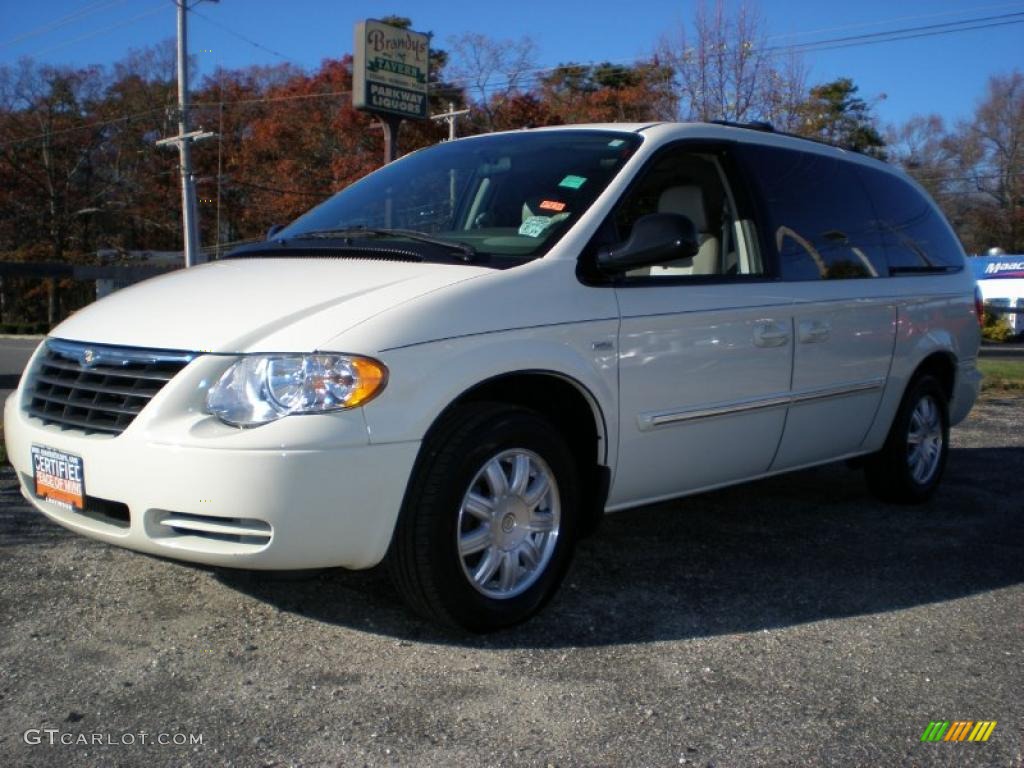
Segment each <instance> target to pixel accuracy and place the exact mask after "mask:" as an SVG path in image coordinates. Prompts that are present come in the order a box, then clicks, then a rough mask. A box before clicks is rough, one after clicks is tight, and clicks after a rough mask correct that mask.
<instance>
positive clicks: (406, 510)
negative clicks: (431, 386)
mask: <svg viewBox="0 0 1024 768" xmlns="http://www.w3.org/2000/svg"><path fill="white" fill-rule="evenodd" d="M577 499H578V480H577V467H576V463H575V461H574V459H573V456H572V454H571V452H570V450H569V448H568V446H567V445H566V443H565V440H564V439H563V438H562V436H561V435H560V434H559V433H558V432H557V430H556V429H555V428H554V427H553V426H552V425H551V424H550V423H549V422H548V421H547V420H545V419H544V418H543V417H541V416H540V415H539V414H537V413H534V412H532V411H528V410H526V409H523V408H518V407H512V406H507V405H502V404H494V403H474V404H469V405H466V406H463V407H460V408H458V409H457V410H455V411H454V412H452V413H451V414H449V415H448V416H447V417H445V419H444V421H443V422H442V423H441V424H440V425H438V426H437V427H436V428H435V429H433V430H432V431H431V434H430V435H429V436H428V438H427V440H426V442H425V443H424V446H423V449H422V451H421V455H420V459H419V461H418V462H417V466H416V469H415V470H414V474H413V478H412V480H411V482H410V485H409V489H408V491H407V494H406V499H405V503H404V504H403V509H402V513H401V515H400V517H399V521H398V526H397V528H396V531H395V536H394V540H393V542H392V547H391V551H390V552H389V556H388V562H389V567H390V571H391V574H392V578H393V580H394V582H395V585H396V587H397V588H398V590H399V592H401V594H402V596H403V597H404V598H405V599H406V601H407V602H408V603H409V604H410V605H411V606H412V607H413V608H414V609H415V610H416V611H418V612H419V613H421V614H423V615H425V616H427V617H429V618H431V619H435V620H440V621H443V622H446V623H449V624H455V625H457V626H460V627H463V628H466V629H470V630H473V631H479V632H486V631H490V630H495V629H499V628H501V627H505V626H509V625H511V624H515V623H517V622H520V621H523V620H524V619H527V618H529V617H530V616H531V615H533V614H534V613H536V612H537V611H538V610H540V608H541V607H542V606H543V605H544V603H545V602H546V601H547V600H548V599H549V598H550V597H551V595H552V594H553V593H554V592H555V590H556V589H557V587H558V585H559V583H560V582H561V580H562V577H563V576H564V574H565V571H566V568H567V567H568V564H569V561H570V559H571V556H572V550H573V546H574V544H575V538H576V507H577Z"/></svg>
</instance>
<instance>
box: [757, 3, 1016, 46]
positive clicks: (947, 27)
mask: <svg viewBox="0 0 1024 768" xmlns="http://www.w3.org/2000/svg"><path fill="white" fill-rule="evenodd" d="M1008 19H1016V20H1017V21H1013V22H1008V23H1013V24H1019V23H1022V22H1024V12H1017V13H1002V14H999V15H997V16H982V17H978V18H973V19H963V20H961V21H949V22H944V23H942V24H926V25H920V26H916V27H904V28H902V29H890V30H886V31H882V32H870V33H867V34H863V35H848V36H846V37H834V38H832V39H830V40H816V41H815V40H812V41H810V42H807V43H793V44H790V45H779V46H769V47H768V48H763V49H762V52H764V53H774V52H775V51H785V52H787V53H790V52H795V53H800V52H804V51H811V50H819V46H823V45H830V46H831V45H832V44H833V43H852V42H859V44H867V43H869V42H893V41H896V40H903V39H909V38H904V37H903V35H905V34H908V35H913V36H914V37H923V36H928V35H918V34H916V33H931V34H952V33H954V32H966V31H971V30H973V29H984V28H985V27H967V26H965V25H969V24H980V23H987V22H999V21H1004V20H1008ZM992 26H996V25H992ZM889 38H891V39H889ZM835 47H846V46H839V45H836V46H835Z"/></svg>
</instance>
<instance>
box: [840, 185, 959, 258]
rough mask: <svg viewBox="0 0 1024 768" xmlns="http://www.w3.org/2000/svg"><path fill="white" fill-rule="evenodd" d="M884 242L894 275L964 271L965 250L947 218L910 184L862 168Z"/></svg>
mask: <svg viewBox="0 0 1024 768" xmlns="http://www.w3.org/2000/svg"><path fill="white" fill-rule="evenodd" d="M857 172H858V173H859V174H860V176H861V178H862V179H863V181H864V185H865V187H866V188H867V190H868V194H869V195H870V197H871V202H872V204H873V205H874V208H875V213H876V215H877V217H878V221H879V224H880V225H881V229H882V236H883V238H884V241H885V252H886V258H887V259H888V262H889V270H890V272H891V274H894V275H899V274H913V273H915V272H935V271H945V270H949V271H954V270H960V269H963V266H964V256H963V249H962V248H961V247H960V243H959V241H958V240H957V239H956V236H955V235H954V234H953V231H952V229H950V226H949V224H948V223H947V222H946V219H945V217H943V215H942V214H941V213H940V212H939V210H938V209H937V208H936V207H935V205H933V204H932V202H931V201H930V200H929V199H928V198H927V197H926V196H925V195H924V193H922V192H920V191H919V190H918V189H917V188H916V187H914V186H913V185H912V184H911V183H910V182H908V181H907V180H905V179H902V178H900V177H899V176H897V175H895V174H892V173H886V172H884V171H880V170H876V169H874V168H867V167H864V166H859V167H858V168H857Z"/></svg>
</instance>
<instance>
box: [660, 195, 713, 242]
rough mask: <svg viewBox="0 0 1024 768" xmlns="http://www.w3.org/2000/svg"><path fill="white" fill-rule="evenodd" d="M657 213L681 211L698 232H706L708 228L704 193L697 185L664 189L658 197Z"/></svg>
mask: <svg viewBox="0 0 1024 768" xmlns="http://www.w3.org/2000/svg"><path fill="white" fill-rule="evenodd" d="M658 213H681V214H682V215H683V216H686V217H687V218H688V219H689V220H690V221H692V222H693V226H694V227H696V228H697V231H698V232H706V231H707V229H708V219H707V216H706V215H705V213H704V193H703V192H702V191H701V188H700V187H697V186H693V185H687V186H680V187H669V188H668V189H666V190H665V191H664V192H662V193H661V197H659V198H658Z"/></svg>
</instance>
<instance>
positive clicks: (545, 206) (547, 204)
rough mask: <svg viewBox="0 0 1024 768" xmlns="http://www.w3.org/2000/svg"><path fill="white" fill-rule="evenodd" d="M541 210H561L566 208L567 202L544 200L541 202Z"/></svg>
mask: <svg viewBox="0 0 1024 768" xmlns="http://www.w3.org/2000/svg"><path fill="white" fill-rule="evenodd" d="M540 207H541V210H544V211H555V212H561V211H564V210H565V203H559V202H556V201H554V200H544V201H542V202H541V204H540Z"/></svg>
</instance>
